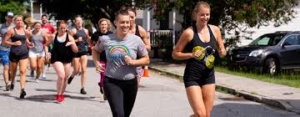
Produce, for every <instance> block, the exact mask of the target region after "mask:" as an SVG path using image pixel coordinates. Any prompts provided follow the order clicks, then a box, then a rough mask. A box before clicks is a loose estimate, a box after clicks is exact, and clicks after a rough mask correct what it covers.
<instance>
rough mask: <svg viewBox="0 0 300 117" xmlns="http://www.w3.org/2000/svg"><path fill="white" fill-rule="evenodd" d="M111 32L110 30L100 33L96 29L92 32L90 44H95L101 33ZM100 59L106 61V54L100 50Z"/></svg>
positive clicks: (107, 33)
mask: <svg viewBox="0 0 300 117" xmlns="http://www.w3.org/2000/svg"><path fill="white" fill-rule="evenodd" d="M112 33H113V32H111V31H107V32H106V33H104V34H103V33H101V32H100V31H97V32H94V34H93V35H92V37H91V41H92V44H93V45H95V44H96V43H97V41H98V39H99V37H100V36H102V35H109V34H112ZM100 61H106V55H105V52H101V54H100Z"/></svg>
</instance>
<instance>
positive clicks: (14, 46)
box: [4, 15, 32, 99]
mask: <svg viewBox="0 0 300 117" xmlns="http://www.w3.org/2000/svg"><path fill="white" fill-rule="evenodd" d="M14 23H15V25H16V26H15V27H14V28H12V29H10V30H9V31H8V32H7V34H6V36H5V41H4V44H5V45H9V46H11V48H10V53H9V60H10V71H11V90H13V86H14V81H15V77H16V73H17V67H18V65H19V70H20V85H21V93H20V98H21V99H22V98H24V97H25V95H26V92H25V83H26V70H27V68H26V67H27V63H28V51H29V50H28V47H27V45H30V46H32V45H31V43H30V42H29V40H28V38H29V36H30V34H29V32H28V31H26V30H25V29H24V22H23V17H22V16H21V15H16V16H15V17H14Z"/></svg>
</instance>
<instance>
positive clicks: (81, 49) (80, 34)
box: [74, 28, 87, 52]
mask: <svg viewBox="0 0 300 117" xmlns="http://www.w3.org/2000/svg"><path fill="white" fill-rule="evenodd" d="M76 30H77V31H76V34H75V35H74V39H78V38H79V37H81V38H82V41H79V42H76V45H77V46H78V52H85V51H87V48H86V46H87V40H86V33H85V31H84V29H81V30H78V29H77V28H76Z"/></svg>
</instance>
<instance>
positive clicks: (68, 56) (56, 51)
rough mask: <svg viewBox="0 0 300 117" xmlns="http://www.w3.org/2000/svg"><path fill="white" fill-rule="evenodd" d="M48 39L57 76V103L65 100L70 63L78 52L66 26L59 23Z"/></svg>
mask: <svg viewBox="0 0 300 117" xmlns="http://www.w3.org/2000/svg"><path fill="white" fill-rule="evenodd" d="M52 37H54V38H49V40H48V42H47V43H46V45H47V46H49V45H50V44H52V43H53V50H52V51H51V60H50V61H51V64H52V65H53V68H54V70H55V72H56V74H57V77H58V79H57V95H56V100H57V102H62V101H63V100H64V98H65V96H64V91H65V89H66V84H67V79H68V77H69V75H70V72H71V71H70V69H71V62H72V59H73V57H74V56H73V55H74V53H77V52H78V48H77V46H76V44H75V41H74V38H73V37H72V36H71V35H69V34H68V32H67V24H66V23H62V22H60V23H59V25H58V31H57V33H56V34H54V35H53V36H52Z"/></svg>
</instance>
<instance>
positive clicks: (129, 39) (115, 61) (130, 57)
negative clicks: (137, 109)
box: [92, 10, 150, 117]
mask: <svg viewBox="0 0 300 117" xmlns="http://www.w3.org/2000/svg"><path fill="white" fill-rule="evenodd" d="M129 22H130V18H129V14H128V11H126V10H120V11H118V12H117V13H116V20H115V25H116V27H117V28H116V31H115V32H114V33H113V34H110V35H104V36H101V37H100V38H99V40H98V42H97V44H96V45H95V48H94V50H93V53H92V55H93V60H94V63H95V65H96V70H97V72H102V71H103V67H102V66H101V64H100V62H99V60H100V53H101V52H105V53H106V58H107V63H106V71H105V79H104V93H105V95H106V97H107V100H108V102H109V105H110V108H111V111H112V114H113V116H114V117H129V115H130V113H131V110H132V108H133V105H134V102H135V98H136V94H137V89H138V87H137V79H136V77H137V72H136V67H137V66H144V65H148V64H149V61H150V60H149V56H148V52H147V49H146V47H145V45H144V43H143V41H142V40H141V39H140V37H138V36H136V35H134V34H130V33H129V26H130V23H129ZM137 56H139V59H137ZM125 101H126V103H125Z"/></svg>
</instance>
